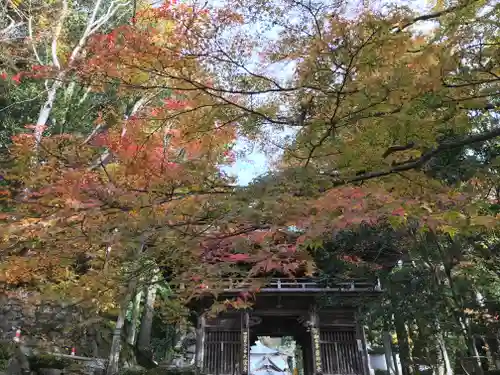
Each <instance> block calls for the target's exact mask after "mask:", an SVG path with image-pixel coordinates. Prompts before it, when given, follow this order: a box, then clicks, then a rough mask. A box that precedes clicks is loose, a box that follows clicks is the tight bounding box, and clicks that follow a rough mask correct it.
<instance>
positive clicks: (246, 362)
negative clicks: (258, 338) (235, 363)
mask: <svg viewBox="0 0 500 375" xmlns="http://www.w3.org/2000/svg"><path fill="white" fill-rule="evenodd" d="M249 371H250V315H249V313H248V311H247V310H245V311H244V312H243V313H242V314H241V374H242V375H248V374H249Z"/></svg>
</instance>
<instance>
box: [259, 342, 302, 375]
mask: <svg viewBox="0 0 500 375" xmlns="http://www.w3.org/2000/svg"><path fill="white" fill-rule="evenodd" d="M302 363H303V361H302V353H301V348H300V346H298V345H297V343H296V341H295V339H294V338H293V337H291V336H282V337H270V336H259V337H258V338H257V341H256V342H254V343H253V345H252V346H251V347H250V374H251V375H299V374H301V375H303V374H304V372H303V368H302Z"/></svg>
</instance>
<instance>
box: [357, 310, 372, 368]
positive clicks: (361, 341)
mask: <svg viewBox="0 0 500 375" xmlns="http://www.w3.org/2000/svg"><path fill="white" fill-rule="evenodd" d="M356 338H357V340H356V341H357V344H358V350H359V351H360V352H361V358H362V360H363V373H364V375H370V359H369V357H368V347H367V345H366V335H365V329H364V327H363V325H362V324H361V321H360V319H359V314H356Z"/></svg>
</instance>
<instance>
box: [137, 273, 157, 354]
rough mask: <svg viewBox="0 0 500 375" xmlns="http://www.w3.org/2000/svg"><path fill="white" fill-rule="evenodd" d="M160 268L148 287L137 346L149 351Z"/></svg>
mask: <svg viewBox="0 0 500 375" xmlns="http://www.w3.org/2000/svg"><path fill="white" fill-rule="evenodd" d="M158 272H159V271H158V270H155V274H154V276H153V277H152V279H151V284H150V285H148V286H147V287H146V300H145V303H144V311H143V312H142V319H141V328H140V330H139V337H138V339H137V347H138V348H139V350H141V351H147V350H149V349H150V346H151V328H152V326H153V317H154V304H155V301H156V291H157V290H158Z"/></svg>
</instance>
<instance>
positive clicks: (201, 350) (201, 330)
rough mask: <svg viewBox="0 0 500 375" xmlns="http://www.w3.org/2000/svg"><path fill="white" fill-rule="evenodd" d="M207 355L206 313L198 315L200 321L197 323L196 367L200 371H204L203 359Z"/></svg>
mask: <svg viewBox="0 0 500 375" xmlns="http://www.w3.org/2000/svg"><path fill="white" fill-rule="evenodd" d="M204 355H205V315H204V314H200V315H198V323H197V325H196V355H195V361H196V367H197V368H198V370H199V371H200V372H202V371H203V359H204Z"/></svg>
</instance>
